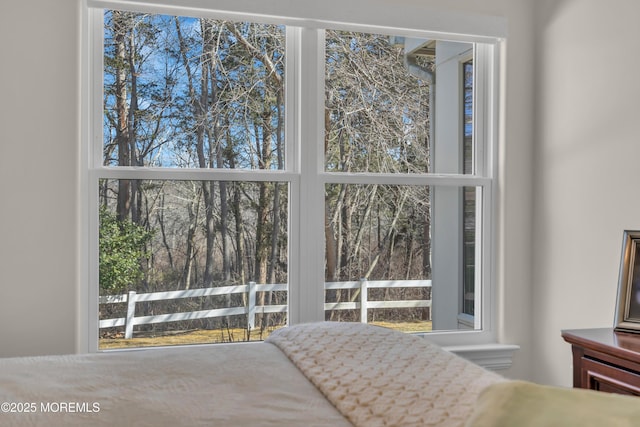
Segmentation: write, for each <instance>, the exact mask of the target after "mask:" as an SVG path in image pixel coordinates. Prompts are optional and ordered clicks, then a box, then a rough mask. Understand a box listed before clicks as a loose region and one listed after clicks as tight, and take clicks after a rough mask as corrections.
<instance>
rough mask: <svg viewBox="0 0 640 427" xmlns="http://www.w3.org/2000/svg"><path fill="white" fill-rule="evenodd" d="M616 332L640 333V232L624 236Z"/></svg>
mask: <svg viewBox="0 0 640 427" xmlns="http://www.w3.org/2000/svg"><path fill="white" fill-rule="evenodd" d="M614 330H615V331H623V332H634V333H640V230H625V231H624V234H623V239H622V255H621V260H620V274H619V280H618V296H617V305H616V319H615V328H614Z"/></svg>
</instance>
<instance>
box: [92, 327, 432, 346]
mask: <svg viewBox="0 0 640 427" xmlns="http://www.w3.org/2000/svg"><path fill="white" fill-rule="evenodd" d="M371 324H373V325H378V326H383V327H385V328H390V329H395V330H398V331H402V332H425V331H430V330H431V322H403V323H391V322H372V323H371ZM273 330H274V329H269V330H266V331H264V333H262V334H261V333H260V331H252V333H251V335H250V337H249V339H247V331H246V330H244V329H216V330H204V329H197V330H194V331H185V332H180V333H172V334H165V335H155V336H154V335H150V336H144V337H136V338H131V339H124V338H101V339H100V343H99V347H100V350H108V349H119V348H120V349H121V348H133V347H158V346H167V345H184V344H211V343H223V342H242V341H261V340H264V339H266V338H267V336H269V333H271V332H272V331H273Z"/></svg>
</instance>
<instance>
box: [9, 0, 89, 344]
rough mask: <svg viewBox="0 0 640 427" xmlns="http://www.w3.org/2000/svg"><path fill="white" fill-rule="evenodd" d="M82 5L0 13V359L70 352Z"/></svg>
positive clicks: (74, 1) (44, 4)
mask: <svg viewBox="0 0 640 427" xmlns="http://www.w3.org/2000/svg"><path fill="white" fill-rule="evenodd" d="M79 3H80V1H79V0H60V1H55V2H51V1H47V0H38V1H28V2H23V1H11V2H3V3H2V4H1V5H0V40H2V43H0V58H2V59H1V64H2V65H1V67H0V356H14V355H25V354H42V353H69V352H74V351H75V345H76V343H75V341H76V337H75V332H76V327H77V323H78V319H77V316H76V313H75V312H76V308H75V307H76V293H77V292H76V289H77V286H78V273H77V271H78V261H77V255H78V254H77V250H78V246H77V239H78V233H77V227H76V224H77V222H78V215H77V210H78V197H77V194H78V192H77V186H78V179H77V178H78V171H77V165H78V146H79V145H78V144H79V140H78V135H79V133H78V126H79V121H78V111H79V109H78V94H79V92H78V88H79V86H78V79H79V69H78V60H79V57H78V48H77V45H78V43H79V41H78V34H79V32H78V24H79Z"/></svg>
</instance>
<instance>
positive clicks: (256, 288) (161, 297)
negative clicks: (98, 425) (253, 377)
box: [99, 279, 431, 338]
mask: <svg viewBox="0 0 640 427" xmlns="http://www.w3.org/2000/svg"><path fill="white" fill-rule="evenodd" d="M430 287H431V280H376V281H373V280H372V281H369V280H366V279H362V280H358V281H351V282H327V283H325V285H324V288H325V290H329V289H359V290H360V301H356V302H330V303H325V304H324V309H325V310H358V309H359V310H360V321H361V322H363V323H367V310H369V309H373V308H418V307H431V300H401V301H369V299H368V296H367V290H368V289H373V288H430ZM286 290H287V284H271V285H259V284H256V283H255V282H250V283H249V284H248V285H237V286H221V287H217V288H202V289H189V290H184V291H169V292H152V293H145V294H138V293H136V292H134V291H131V292H129V293H128V294H122V295H107V296H101V297H100V304H123V303H126V304H127V316H126V317H120V318H116V319H103V320H100V325H99V327H100V329H102V328H112V327H117V326H124V327H125V338H132V337H133V327H134V326H136V325H149V324H153V323H165V322H177V321H181V320H196V319H206V318H212V317H224V316H235V315H246V316H247V325H248V327H249V329H254V328H255V317H256V314H263V313H286V311H287V305H260V306H257V305H256V293H257V292H272V291H286ZM238 293H245V294H247V305H246V306H242V307H227V308H216V309H211V310H199V311H189V312H183V313H169V314H158V315H154V316H139V317H136V316H135V312H136V303H138V302H148V301H165V300H173V299H180V298H196V297H205V296H214V295H230V294H238Z"/></svg>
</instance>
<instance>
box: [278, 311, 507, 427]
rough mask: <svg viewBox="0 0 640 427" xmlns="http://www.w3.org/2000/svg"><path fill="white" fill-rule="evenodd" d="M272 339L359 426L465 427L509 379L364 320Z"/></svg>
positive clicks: (293, 330)
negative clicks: (484, 395)
mask: <svg viewBox="0 0 640 427" xmlns="http://www.w3.org/2000/svg"><path fill="white" fill-rule="evenodd" d="M267 341H268V342H271V343H272V344H275V345H276V346H278V347H279V348H280V349H281V350H282V351H283V352H284V353H285V354H286V355H287V356H288V357H289V358H290V359H291V361H292V362H293V363H294V364H295V365H296V366H297V367H298V369H300V370H301V371H302V373H303V374H304V375H305V376H306V377H307V378H308V379H309V380H310V381H311V382H312V383H313V384H314V385H315V386H316V387H317V388H318V389H319V390H320V391H321V392H322V393H323V394H324V395H325V396H326V397H327V399H328V400H329V401H331V403H333V405H334V406H335V407H336V408H337V409H338V410H339V411H340V412H341V413H342V414H343V415H344V416H345V417H346V418H348V419H349V420H350V421H351V422H352V423H353V424H354V425H356V426H362V427H365V426H366V427H375V426H442V427H444V426H463V425H464V424H465V422H466V421H467V419H468V418H469V416H470V414H471V412H472V410H473V407H474V404H475V402H476V399H477V396H478V394H479V393H480V391H482V390H483V389H484V388H486V387H487V386H488V385H490V384H493V383H497V382H500V381H504V380H503V378H502V377H500V376H499V375H497V374H495V373H493V372H489V371H487V370H485V369H483V368H481V367H479V366H477V365H474V364H472V363H470V362H468V361H466V360H464V359H462V358H460V357H458V356H456V355H454V354H452V353H449V352H446V351H444V350H442V349H441V348H440V347H438V346H436V345H434V344H431V343H429V341H427V340H426V339H424V338H421V337H417V336H413V335H407V334H403V333H399V332H396V331H392V330H388V329H383V328H380V327H375V326H370V325H364V324H360V323H333V322H325V323H313V324H303V325H297V326H292V327H288V328H283V329H280V330H278V331H276V332H274V333H273V334H272V335H271V336H270V337H269V339H268V340H267Z"/></svg>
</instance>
